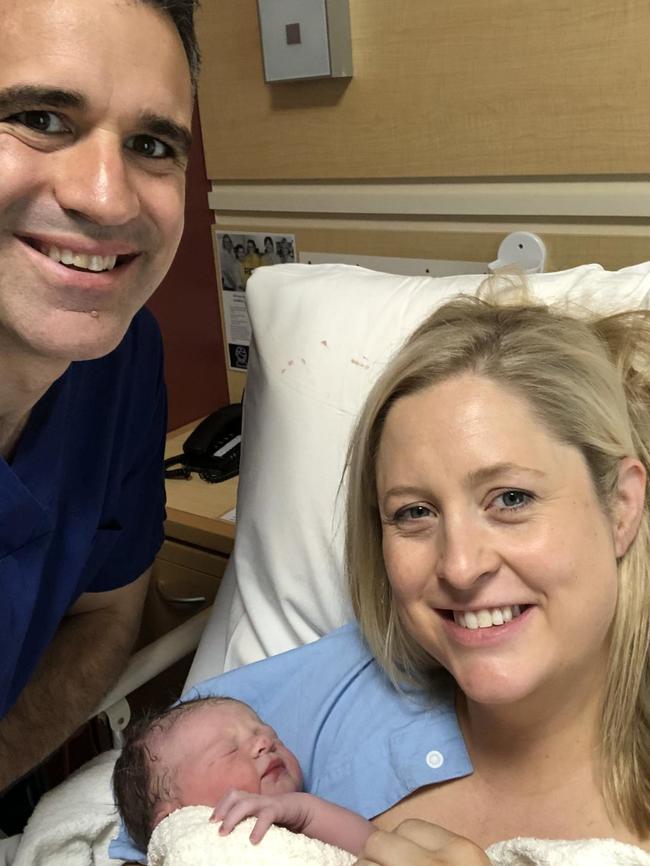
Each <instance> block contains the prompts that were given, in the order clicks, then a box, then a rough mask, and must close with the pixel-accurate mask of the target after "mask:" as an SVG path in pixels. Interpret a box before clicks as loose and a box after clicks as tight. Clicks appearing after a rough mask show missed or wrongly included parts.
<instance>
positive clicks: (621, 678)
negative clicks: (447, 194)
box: [346, 285, 650, 836]
mask: <svg viewBox="0 0 650 866" xmlns="http://www.w3.org/2000/svg"><path fill="white" fill-rule="evenodd" d="M509 294H510V295H512V285H511V286H510V287H509ZM649 365H650V313H648V312H645V311H638V312H628V313H620V314H617V315H611V316H607V317H604V318H594V317H593V316H591V317H588V316H586V315H579V316H576V315H575V313H574V314H570V313H568V312H567V311H566V310H564V311H563V310H560V309H559V308H549V307H547V306H544V305H542V304H538V303H534V302H531V301H530V300H529V299H528V298H524V299H523V300H522V297H521V292H520V293H519V299H518V301H517V302H516V303H514V304H513V303H512V297H510V298H509V299H508V305H504V304H503V303H500V302H498V301H495V300H488V299H481V298H469V297H463V298H459V299H457V300H455V301H451V302H450V303H447V304H445V305H444V306H443V307H441V308H440V309H438V310H437V311H436V312H434V313H433V314H432V315H431V316H430V317H429V318H428V319H427V320H426V321H425V322H424V323H423V324H422V325H421V326H420V327H419V328H418V329H417V330H416V331H415V333H414V334H413V335H412V336H411V337H410V338H409V340H408V341H407V342H406V344H405V345H404V347H403V348H402V350H401V351H400V352H398V354H397V356H396V357H395V358H394V359H393V360H392V361H391V362H390V364H389V365H388V366H387V368H386V369H385V371H384V372H383V374H382V376H381V377H380V379H379V380H378V382H377V383H376V385H375V386H374V388H373V389H372V391H371V393H370V395H369V397H368V399H367V402H366V404H365V407H364V409H363V412H362V414H361V417H360V419H359V421H358V423H357V426H356V429H355V432H354V435H353V438H352V442H351V445H350V450H349V454H348V462H347V472H348V501H347V525H346V570H347V575H348V582H349V587H350V592H351V596H352V603H353V607H354V611H355V614H356V616H357V619H358V621H359V624H360V627H361V630H362V632H363V634H364V636H365V638H366V640H367V642H368V644H369V646H370V648H371V650H372V651H373V653H374V655H375V657H376V658H377V660H378V661H379V663H380V664H381V665H382V666H383V667H384V669H385V670H386V671H387V673H388V674H389V676H390V677H391V678H392V679H393V681H394V682H395V683H397V684H399V683H401V682H405V681H415V682H417V683H419V684H420V685H427V684H429V683H430V676H431V673H432V670H433V669H434V668H436V667H437V663H436V661H435V660H434V659H432V658H431V657H430V656H428V655H427V654H426V653H425V652H424V650H423V649H422V648H421V647H420V646H418V645H417V644H416V643H415V641H414V640H413V639H412V638H411V637H410V635H409V634H408V632H407V631H406V630H405V629H404V628H403V626H402V624H401V622H400V619H399V616H398V614H397V611H396V610H395V606H394V603H393V598H392V594H391V588H390V583H389V580H388V576H387V574H386V570H385V567H384V562H383V557H382V527H381V522H380V518H379V510H378V506H377V491H376V476H375V463H376V457H377V452H378V448H379V443H380V440H381V435H382V430H383V425H384V422H385V420H386V416H387V414H388V412H389V410H390V408H391V406H392V405H393V404H394V403H395V401H396V400H399V399H400V397H403V396H406V395H408V394H413V393H417V392H418V391H421V390H424V389H425V388H428V387H430V386H431V385H432V384H434V383H436V382H440V381H442V380H444V379H448V378H449V377H451V376H454V375H458V374H461V373H464V372H472V373H475V374H477V375H480V376H485V377H487V378H489V379H491V380H492V381H494V382H496V383H499V384H502V385H503V386H505V387H507V388H508V389H509V390H510V391H511V392H512V393H514V394H517V395H519V396H520V397H523V398H524V399H525V400H526V401H527V403H528V405H529V406H530V407H531V409H532V410H533V412H534V413H535V415H536V416H537V418H538V419H539V420H540V421H541V423H542V424H543V425H544V426H545V427H546V429H547V430H548V431H549V432H550V433H551V435H553V436H554V437H555V438H556V439H557V440H558V441H559V442H562V443H566V444H569V445H572V446H574V447H575V448H577V449H578V450H579V451H580V452H581V454H582V455H583V457H584V459H585V460H586V463H587V465H588V467H589V471H590V474H591V477H592V480H593V484H594V488H595V490H596V493H597V496H598V498H599V500H600V502H601V505H602V507H603V509H605V510H607V509H608V507H609V505H610V502H611V497H612V494H613V493H614V492H615V490H616V486H617V481H618V469H619V461H620V460H621V458H623V457H626V456H630V457H637V458H638V459H640V460H641V461H642V463H643V464H644V466H645V467H646V470H648V471H649V472H650V367H649ZM649 562H650V515H649V511H648V503H647V498H646V502H645V505H644V512H643V518H642V521H641V525H640V528H639V530H638V532H637V535H636V537H635V539H634V540H633V542H632V544H631V545H630V547H629V549H628V550H627V552H626V554H625V555H624V556H623V557H622V558H621V560H620V561H619V562H618V575H619V594H618V603H617V607H616V612H615V616H614V620H613V623H612V627H611V645H610V653H609V667H608V671H607V677H606V690H605V696H604V702H603V710H602V728H601V735H602V739H601V745H602V749H601V760H602V778H603V780H604V781H603V790H604V796H605V801H606V804H607V806H608V808H609V810H610V811H613V812H615V813H617V814H618V815H619V816H620V818H621V819H622V820H623V822H624V823H625V824H626V825H627V826H628V827H630V828H634V830H636V831H637V832H638V833H639V834H640V835H641V836H647V835H648V833H649V832H650V671H649V669H648V652H649V648H650V575H649V569H648V563H649Z"/></svg>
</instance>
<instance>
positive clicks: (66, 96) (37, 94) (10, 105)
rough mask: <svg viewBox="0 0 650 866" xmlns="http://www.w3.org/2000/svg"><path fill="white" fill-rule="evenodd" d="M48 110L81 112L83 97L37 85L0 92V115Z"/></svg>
mask: <svg viewBox="0 0 650 866" xmlns="http://www.w3.org/2000/svg"><path fill="white" fill-rule="evenodd" d="M45 105H46V106H47V107H48V108H74V109H77V110H79V111H83V110H84V109H85V108H86V106H87V101H86V98H85V96H83V95H82V94H81V93H79V91H77V90H61V89H60V88H58V87H45V86H42V85H39V84H14V85H12V86H11V87H6V88H5V89H4V90H0V115H2V116H4V115H6V114H8V113H17V112H19V111H28V110H34V109H35V107H36V106H45Z"/></svg>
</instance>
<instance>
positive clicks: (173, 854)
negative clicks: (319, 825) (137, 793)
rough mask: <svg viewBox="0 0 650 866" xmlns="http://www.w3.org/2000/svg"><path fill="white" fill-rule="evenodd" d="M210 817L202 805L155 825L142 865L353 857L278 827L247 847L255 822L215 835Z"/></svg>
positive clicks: (297, 865) (251, 865)
mask: <svg viewBox="0 0 650 866" xmlns="http://www.w3.org/2000/svg"><path fill="white" fill-rule="evenodd" d="M211 814H212V809H211V808H209V807H208V806H186V807H185V808H184V809H177V811H176V812H172V814H171V815H169V816H168V817H167V818H165V820H164V821H161V823H160V824H159V825H158V826H157V827H156V829H155V830H154V832H153V835H152V837H151V841H150V842H149V850H148V852H147V858H148V859H147V863H148V866H306V864H309V866H351V864H352V863H354V862H355V861H356V859H357V858H356V857H354V856H353V855H352V854H349V853H348V852H347V851H342V850H341V849H340V848H334V847H333V846H332V845H326V844H325V843H324V842H320V841H318V839H310V838H309V837H308V836H303V835H302V833H291V832H290V831H289V830H285V829H284V828H283V827H270V828H269V830H268V832H267V833H266V835H265V836H264V838H263V839H262V841H261V842H258V843H257V844H256V845H253V844H252V842H251V841H250V839H249V836H250V834H251V830H252V829H253V827H254V826H255V818H247V819H246V820H245V821H242V822H241V824H238V825H237V826H236V827H235V829H234V830H233V831H232V833H229V834H228V835H227V836H221V835H220V833H219V827H220V826H221V822H215V821H210V820H209V819H210V815H211Z"/></svg>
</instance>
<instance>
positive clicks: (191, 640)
mask: <svg viewBox="0 0 650 866" xmlns="http://www.w3.org/2000/svg"><path fill="white" fill-rule="evenodd" d="M211 612H212V607H208V608H206V609H205V610H202V611H201V612H200V613H197V614H196V615H195V616H193V617H192V618H191V619H188V620H186V622H184V623H182V625H179V626H177V627H176V628H175V629H172V631H169V632H167V634H164V635H163V636H162V637H160V638H158V640H156V641H154V642H153V643H150V644H149V645H148V646H145V647H143V648H142V649H140V650H138V652H136V653H134V654H133V655H132V656H131V658H130V659H129V663H128V665H127V668H126V670H125V671H124V673H123V674H122V676H121V677H120V678H119V680H118V681H117V683H115V685H114V686H113V688H112V689H111V690H110V692H109V693H108V694H107V695H106V697H105V698H104V700H103V701H102V702H101V704H100V705H99V707H98V708H97V709H96V710H95V712H94V713H92V715H91V718H94V717H95V716H98V715H102V714H103V715H104V716H105V717H106V720H107V721H108V724H109V727H110V729H111V736H112V738H113V745H114V747H115V748H120V747H121V746H122V743H123V739H124V737H123V733H122V732H123V731H124V729H125V728H126V726H127V725H128V723H129V720H130V718H131V709H130V707H129V702H128V696H129V695H130V694H131V693H132V692H134V691H135V690H136V689H138V688H139V687H140V686H142V685H144V684H145V683H147V682H149V681H150V680H152V679H153V678H154V677H156V676H158V674H160V673H162V672H163V671H165V670H167V668H169V667H171V666H172V665H173V664H174V663H175V662H177V661H179V660H180V659H182V658H184V657H185V656H186V655H189V653H191V652H193V651H194V650H195V649H196V648H197V646H198V645H199V640H200V639H201V635H202V634H203V629H204V628H205V625H206V623H207V621H208V619H209V618H210V614H211Z"/></svg>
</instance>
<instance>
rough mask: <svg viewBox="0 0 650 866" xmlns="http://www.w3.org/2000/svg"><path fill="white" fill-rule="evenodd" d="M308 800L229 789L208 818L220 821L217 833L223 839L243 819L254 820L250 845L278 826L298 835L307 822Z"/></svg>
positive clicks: (291, 795) (296, 795) (303, 796)
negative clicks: (254, 818)
mask: <svg viewBox="0 0 650 866" xmlns="http://www.w3.org/2000/svg"><path fill="white" fill-rule="evenodd" d="M308 803H309V797H308V795H306V794H300V793H294V794H274V795H273V796H268V795H266V794H250V793H248V791H238V790H236V789H235V788H231V790H230V791H228V792H227V794H225V795H224V796H223V797H222V798H221V800H220V801H219V802H218V803H217V806H216V808H215V810H214V812H213V813H212V816H211V818H210V820H211V821H221V822H222V823H221V827H220V828H219V832H220V833H221V834H222V835H223V836H226V835H227V834H228V833H230V832H231V831H232V830H233V828H234V827H236V826H237V824H239V822H240V821H243V820H244V818H253V817H256V818H257V821H256V822H255V826H254V827H253V830H252V832H251V835H250V840H251V842H252V843H253V844H257V842H260V841H261V840H262V839H263V838H264V835H265V834H266V831H267V830H268V829H269V827H270V826H271V824H279V825H280V826H281V827H286V828H287V829H288V830H293V832H295V833H300V832H301V831H302V829H303V828H304V827H305V825H306V824H307V822H308V820H309V808H308Z"/></svg>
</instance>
